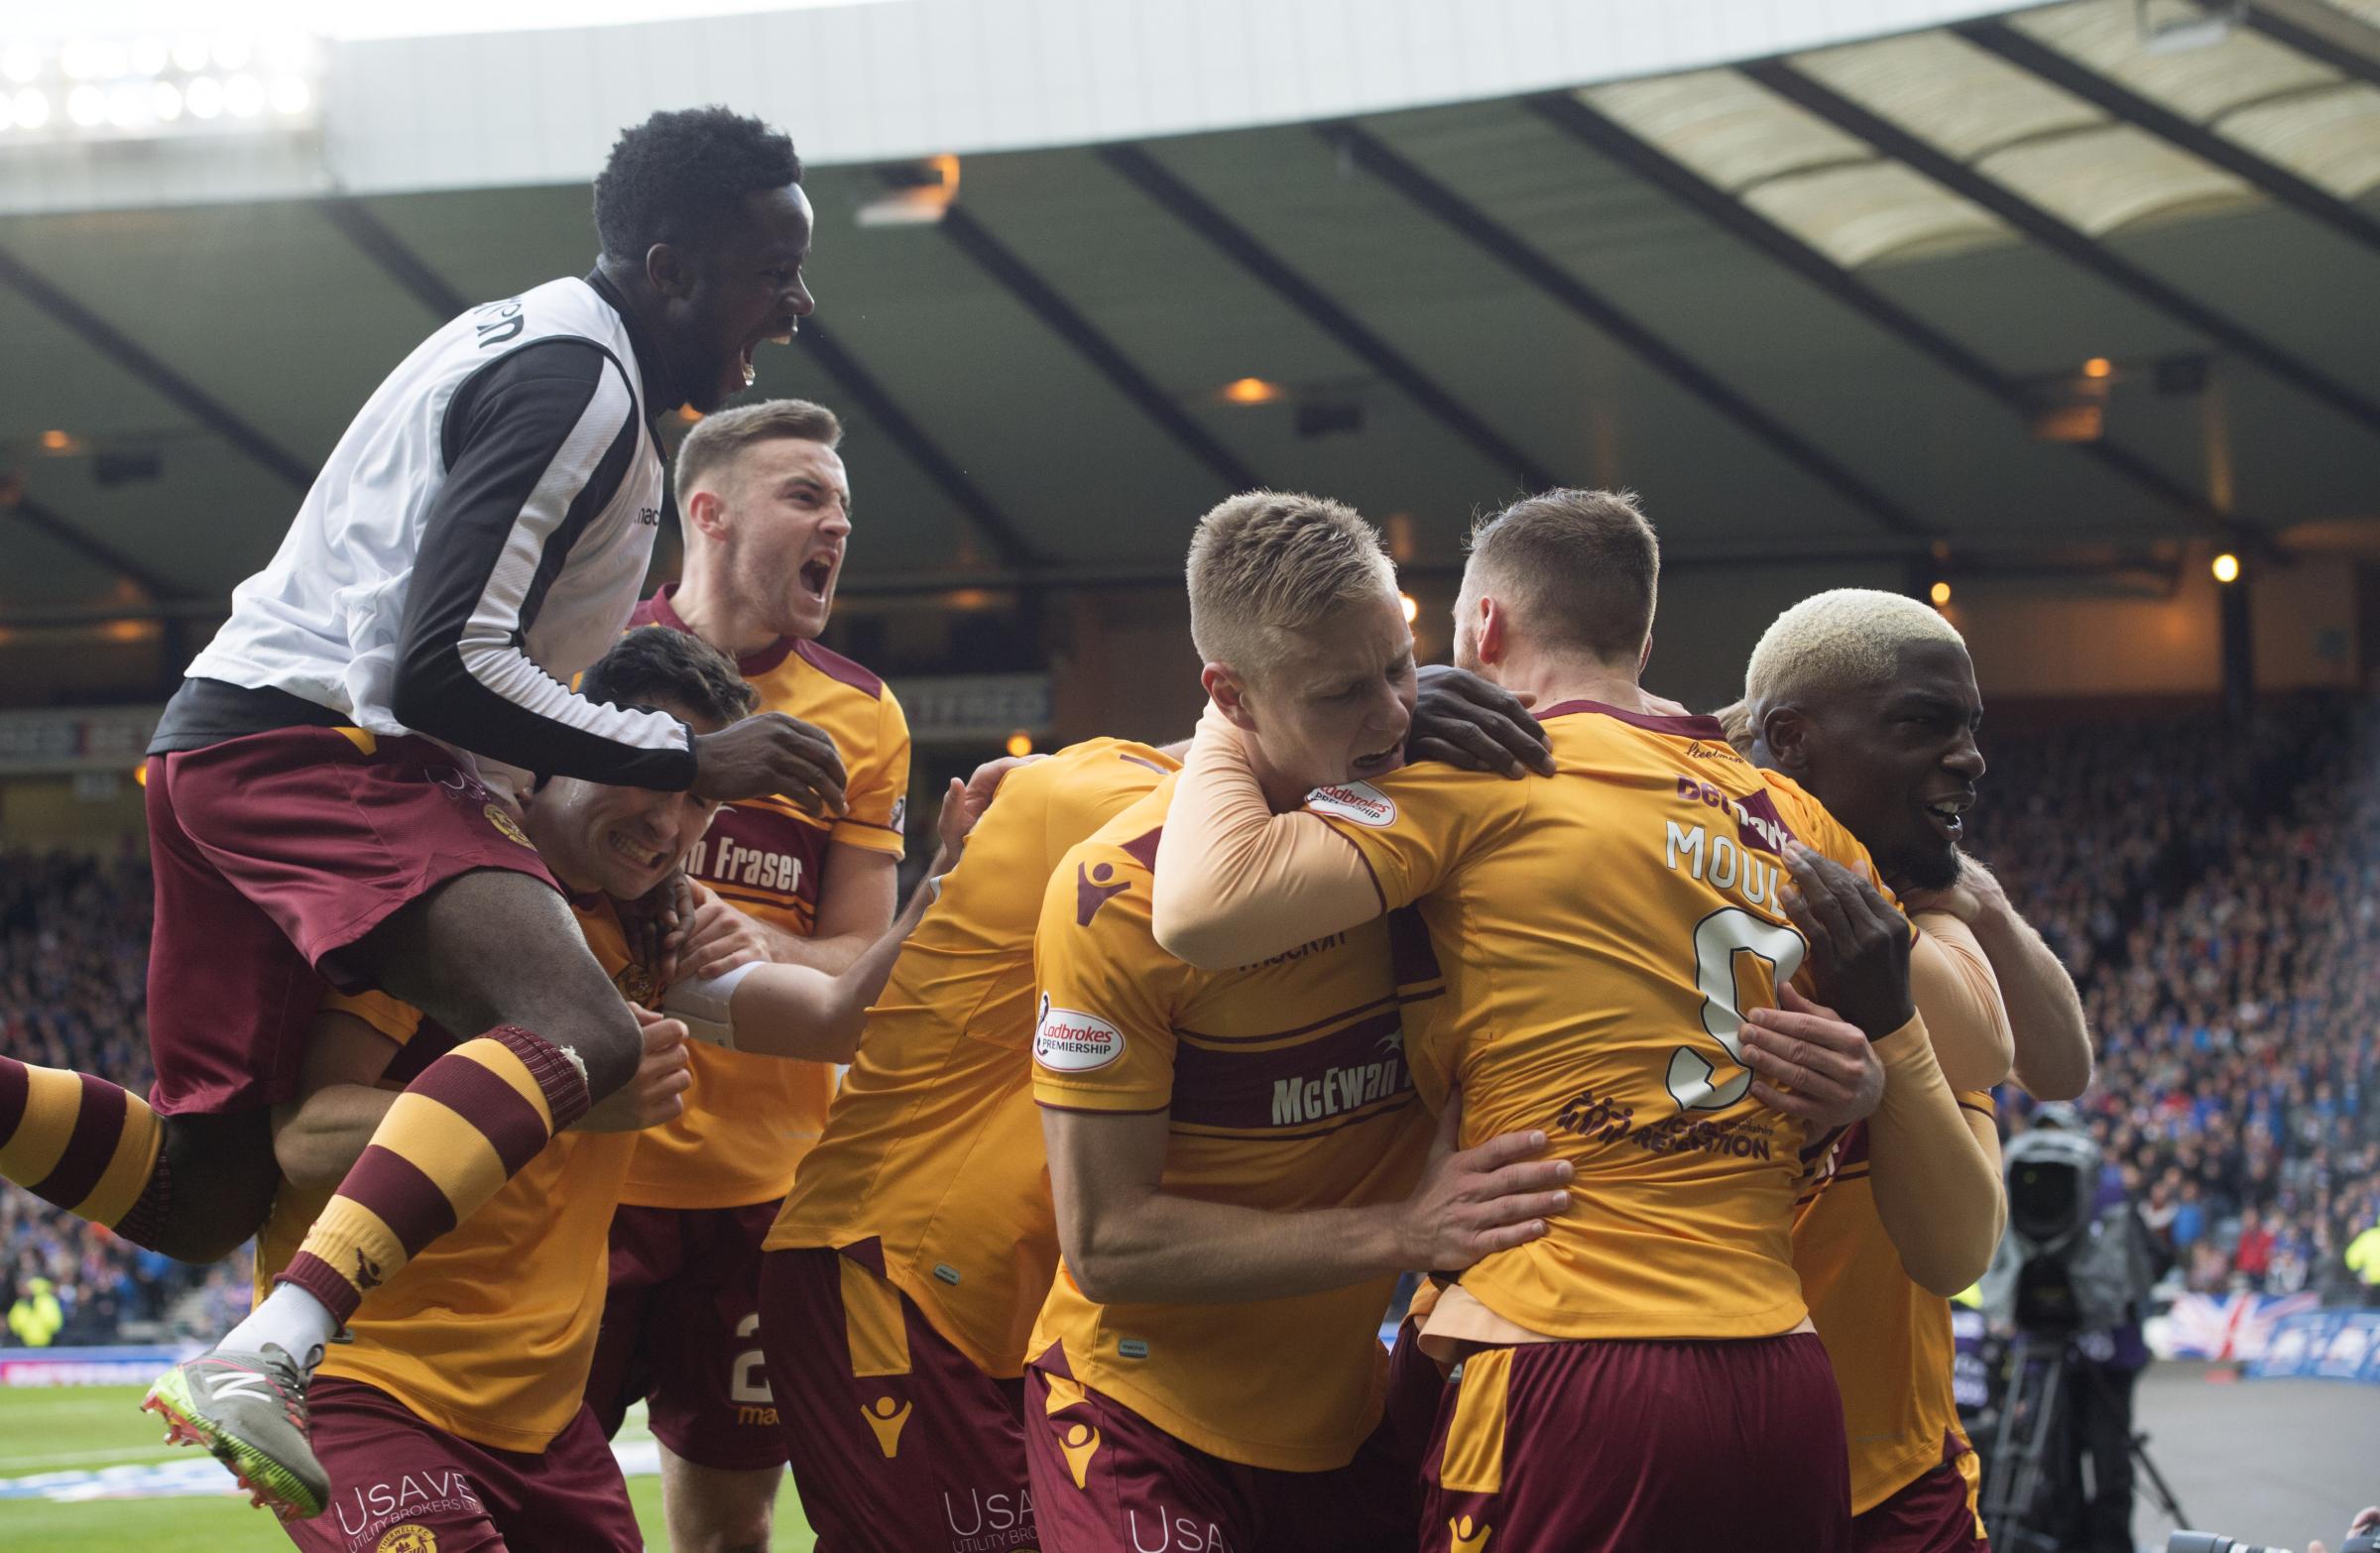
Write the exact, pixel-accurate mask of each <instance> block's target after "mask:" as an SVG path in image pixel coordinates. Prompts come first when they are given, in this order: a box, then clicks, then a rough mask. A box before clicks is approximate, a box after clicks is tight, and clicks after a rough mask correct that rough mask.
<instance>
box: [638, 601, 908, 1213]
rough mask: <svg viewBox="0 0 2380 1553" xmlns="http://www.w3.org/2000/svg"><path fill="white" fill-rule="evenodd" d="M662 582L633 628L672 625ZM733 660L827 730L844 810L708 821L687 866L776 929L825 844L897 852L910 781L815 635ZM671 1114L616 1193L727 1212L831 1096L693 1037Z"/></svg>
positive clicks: (803, 909)
mask: <svg viewBox="0 0 2380 1553" xmlns="http://www.w3.org/2000/svg"><path fill="white" fill-rule="evenodd" d="M673 586H674V585H672V588H663V589H662V590H661V591H660V592H658V593H656V594H654V596H653V597H652V598H650V599H648V600H646V601H645V603H644V604H642V605H641V606H639V607H638V610H637V613H636V615H635V617H634V619H632V621H631V622H630V624H631V625H632V626H646V625H661V626H668V627H670V628H672V629H674V630H678V631H684V630H686V629H687V627H686V623H685V622H684V621H683V620H681V619H680V618H679V617H678V614H677V611H676V610H675V609H673V608H671V607H670V604H669V595H670V593H671V591H672V590H673ZM736 666H737V667H738V668H739V669H740V670H742V671H743V674H744V677H745V679H746V680H747V681H749V682H750V683H751V684H752V685H753V686H754V688H756V689H758V690H759V691H760V692H761V710H763V711H765V712H783V713H784V714H786V715H787V716H789V717H797V718H799V719H801V720H802V721H803V722H805V723H811V724H814V725H815V726H817V727H819V728H822V729H824V730H826V732H827V733H828V734H829V735H830V736H831V737H832V738H833V739H834V741H835V750H836V752H837V753H838V754H840V755H841V756H842V757H843V770H844V774H845V776H846V777H847V778H848V780H847V784H846V786H845V789H844V791H845V796H846V797H847V799H848V800H849V804H850V808H849V812H847V813H845V814H844V815H843V816H842V817H841V818H840V819H837V818H835V817H834V816H832V815H821V816H816V817H813V816H811V815H809V814H805V813H804V812H802V811H801V810H800V809H798V808H796V807H795V806H794V805H793V804H791V803H789V802H787V801H786V800H785V799H783V798H775V797H770V798H755V799H753V800H751V801H749V802H745V803H731V804H729V805H727V806H726V807H725V808H722V809H721V810H720V811H719V814H718V817H717V818H715V819H713V820H712V821H711V828H710V830H709V832H708V833H706V834H705V835H704V836H703V838H702V840H701V841H699V842H697V843H696V844H695V847H694V852H693V855H692V856H691V857H689V858H688V859H687V860H686V873H687V874H688V876H689V877H691V878H694V879H698V880H700V881H701V882H702V883H703V884H705V885H707V886H709V887H710V888H711V889H713V890H715V891H717V892H718V893H719V895H720V896H721V897H722V898H724V899H726V900H727V901H729V902H730V903H731V904H734V905H737V906H740V907H742V908H743V909H744V910H746V911H749V912H751V913H752V914H753V915H755V916H757V917H759V918H761V920H763V921H765V922H767V923H769V924H771V925H772V926H774V927H779V928H782V929H784V930H785V931H786V932H789V933H798V934H800V935H802V936H803V937H808V936H809V935H810V933H811V931H812V929H813V928H814V926H815V925H816V921H817V909H818V890H819V882H820V879H821V876H822V875H823V874H824V873H825V871H826V868H827V866H828V864H827V847H828V844H829V843H830V842H840V843H842V844H843V845H846V846H852V847H860V848H863V849H865V850H867V851H870V852H883V853H887V854H890V855H891V856H892V857H894V858H898V857H899V856H900V854H901V824H902V820H903V818H904V817H905V816H904V810H905V808H906V805H907V798H908V790H909V725H908V720H907V719H906V718H904V717H903V716H902V715H901V711H900V703H899V702H898V701H896V700H894V699H893V698H892V691H891V690H890V689H888V688H887V687H886V685H885V682H884V681H883V680H881V679H879V678H877V676H876V675H874V674H872V673H870V672H869V671H868V670H867V669H865V668H862V667H861V666H860V665H859V664H857V663H855V662H853V661H852V660H851V659H849V658H847V657H840V656H838V655H837V654H834V653H830V652H828V651H827V650H826V649H825V648H822V647H820V646H818V644H816V643H815V642H803V641H799V640H796V639H795V638H792V637H786V638H783V639H781V640H779V641H778V642H777V643H775V644H774V645H773V646H772V647H768V648H765V649H763V650H762V651H760V652H758V653H754V654H749V655H747V656H746V657H743V658H741V659H739V660H738V661H737V664H736ZM690 1053H691V1055H692V1057H693V1067H694V1082H693V1085H692V1087H691V1088H689V1089H688V1090H687V1091H686V1109H685V1113H684V1115H682V1116H680V1117H679V1118H678V1119H677V1120H676V1121H675V1122H672V1123H670V1124H669V1125H668V1126H666V1127H659V1128H654V1129H653V1130H652V1131H650V1132H646V1133H641V1134H639V1135H638V1144H637V1157H636V1161H635V1163H634V1164H633V1165H632V1166H631V1168H630V1172H629V1181H628V1195H627V1197H626V1199H625V1200H626V1201H628V1202H631V1203H634V1204H637V1205H639V1206H641V1207H647V1208H740V1207H743V1206H745V1205H746V1204H749V1203H765V1202H771V1201H773V1200H774V1199H776V1198H779V1197H782V1196H784V1194H785V1192H786V1190H787V1189H788V1188H789V1187H791V1186H792V1184H793V1169H794V1166H795V1165H797V1164H798V1163H800V1161H801V1156H802V1155H803V1154H804V1153H807V1152H808V1151H809V1148H810V1146H811V1145H812V1144H813V1143H815V1142H816V1141H817V1140H818V1134H819V1130H820V1129H821V1128H823V1127H824V1126H825V1125H826V1111H827V1107H828V1106H829V1105H830V1104H831V1103H832V1102H833V1100H834V1096H835V1069H834V1065H833V1064H831V1063H825V1062H801V1061H796V1060H794V1059H791V1058H786V1057H768V1056H758V1055H755V1054H753V1053H750V1052H737V1051H725V1050H722V1049H720V1048H719V1047H717V1046H710V1045H702V1044H697V1045H694V1046H693V1047H691V1048H690Z"/></svg>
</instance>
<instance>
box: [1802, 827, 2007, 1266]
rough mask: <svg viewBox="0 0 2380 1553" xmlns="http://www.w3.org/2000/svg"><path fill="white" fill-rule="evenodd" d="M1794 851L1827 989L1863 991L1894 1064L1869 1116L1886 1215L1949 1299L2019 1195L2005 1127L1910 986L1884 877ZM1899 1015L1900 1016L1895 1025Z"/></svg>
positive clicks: (1879, 1045) (1907, 1258) (1902, 1247)
mask: <svg viewBox="0 0 2380 1553" xmlns="http://www.w3.org/2000/svg"><path fill="white" fill-rule="evenodd" d="M1785 861H1786V866H1787V867H1788V868H1789V869H1791V870H1792V872H1793V878H1794V883H1793V887H1792V888H1791V889H1789V890H1787V891H1786V892H1785V893H1784V904H1785V909H1786V913H1787V915H1789V916H1791V917H1792V918H1793V923H1794V926H1795V927H1796V928H1798V929H1800V931H1801V933H1802V936H1803V937H1805V938H1806V939H1808V940H1809V941H1810V955H1809V962H1808V963H1809V964H1810V965H1811V966H1812V968H1813V970H1814V972H1815V974H1816V979H1817V983H1818V988H1819V991H1820V994H1821V996H1823V997H1826V998H1828V999H1830V1000H1833V999H1836V998H1844V999H1845V1001H1849V999H1851V998H1856V999H1858V1000H1859V1009H1860V1012H1859V1013H1858V1014H1856V1015H1851V1018H1852V1022H1853V1023H1855V1024H1857V1025H1859V1026H1860V1027H1861V1028H1862V1029H1864V1030H1866V1031H1867V1032H1868V1034H1869V1036H1870V1038H1871V1039H1873V1040H1874V1041H1875V1046H1876V1055H1877V1057H1878V1058H1880V1059H1881V1060H1882V1061H1883V1064H1884V1097H1883V1100H1882V1102H1881V1103H1880V1104H1879V1105H1878V1106H1877V1107H1876V1110H1875V1114H1874V1115H1873V1116H1871V1117H1869V1118H1868V1120H1867V1128H1868V1157H1869V1159H1870V1162H1871V1164H1872V1166H1873V1168H1872V1173H1871V1182H1872V1185H1873V1188H1874V1191H1875V1200H1876V1217H1877V1218H1878V1219H1880V1220H1881V1221H1883V1225H1884V1233H1885V1234H1886V1235H1888V1236H1890V1237H1891V1238H1892V1244H1893V1248H1894V1249H1895V1250H1896V1251H1898V1252H1899V1253H1900V1256H1901V1266H1902V1268H1903V1269H1904V1270H1906V1271H1907V1272H1908V1274H1909V1276H1910V1277H1911V1278H1912V1279H1914V1280H1915V1281H1916V1282H1917V1283H1919V1284H1920V1285H1921V1286H1923V1287H1924V1288H1926V1289H1928V1290H1930V1291H1931V1292H1933V1293H1936V1294H1940V1295H1943V1296H1944V1297H1946V1298H1947V1297H1948V1296H1950V1295H1952V1294H1956V1293H1958V1292H1959V1291H1960V1290H1961V1289H1963V1288H1965V1287H1966V1286H1967V1285H1969V1284H1970V1283H1972V1282H1974V1281H1975V1279H1976V1278H1978V1277H1980V1276H1982V1273H1983V1269H1984V1268H1985V1267H1986V1266H1988V1265H1989V1264H1990V1262H1991V1254H1992V1251H1993V1249H1994V1248H1996V1247H1997V1246H1998V1245H1999V1240H2000V1230H2001V1228H2002V1226H2003V1225H2004V1223H2005V1222H2006V1219H2007V1199H2006V1195H2005V1192H2004V1190H2003V1188H2002V1186H2001V1184H2000V1166H1999V1148H1998V1135H1997V1133H1996V1132H1989V1129H1990V1123H1989V1120H1988V1119H1987V1118H1986V1119H1982V1122H1981V1125H1980V1127H1978V1126H1976V1125H1975V1123H1974V1121H1973V1119H1971V1118H1970V1116H1969V1114H1968V1113H1967V1112H1966V1111H1965V1110H1964V1109H1963V1107H1961V1106H1960V1104H1959V1099H1958V1097H1957V1096H1956V1095H1954V1094H1953V1093H1952V1092H1951V1086H1950V1084H1949V1082H1948V1081H1946V1080H1945V1079H1944V1077H1943V1074H1942V1066H1941V1064H1940V1063H1939V1062H1937V1061H1936V1060H1935V1056H1934V1045H1933V1040H1932V1038H1931V1037H1930V1036H1929V1035H1928V1033H1927V1030H1926V1021H1925V1018H1924V1017H1923V1015H1921V1014H1920V1012H1919V1011H1918V1010H1917V1008H1916V1006H1915V1002H1914V1000H1913V998H1912V996H1911V993H1910V990H1909V986H1910V984H1909V973H1908V945H1909V927H1908V923H1907V922H1906V921H1905V920H1904V919H1903V918H1902V916H1901V915H1900V913H1899V912H1897V911H1895V910H1893V909H1892V907H1891V905H1890V903H1889V902H1887V901H1886V900H1885V899H1884V897H1883V896H1882V895H1881V894H1879V893H1878V892H1877V890H1876V889H1875V887H1874V886H1873V885H1870V884H1869V883H1868V882H1867V881H1866V880H1864V879H1861V878H1860V877H1859V876H1857V875H1855V874H1853V873H1852V872H1851V871H1850V870H1848V869H1846V868H1844V867H1843V866H1842V865H1841V864H1839V863H1836V862H1834V861H1833V860H1832V859H1829V858H1825V857H1822V856H1820V855H1819V854H1817V853H1815V852H1812V851H1810V850H1809V849H1808V848H1806V847H1804V846H1802V845H1801V844H1800V843H1798V842H1796V843H1793V844H1791V845H1789V846H1788V847H1787V848H1786V856H1785ZM1893 945H1897V946H1898V948H1899V959H1898V969H1897V972H1896V971H1895V970H1894V969H1893V965H1892V962H1893V956H1892V954H1891V952H1890V949H1891V946H1893ZM1844 1013H1845V1014H1846V1015H1850V1014H1851V1011H1850V1010H1847V1009H1846V1010H1844ZM1896 1015H1897V1016H1898V1017H1899V1020H1900V1022H1899V1023H1897V1024H1890V1023H1889V1021H1890V1020H1892V1019H1893V1018H1894V1017H1895V1016H1896ZM1885 1026H1889V1027H1885ZM1879 1030H1881V1032H1880V1033H1879ZM1986 1136H1988V1139H1989V1140H1988V1141H1986Z"/></svg>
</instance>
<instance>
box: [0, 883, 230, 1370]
mask: <svg viewBox="0 0 2380 1553" xmlns="http://www.w3.org/2000/svg"><path fill="white" fill-rule="evenodd" d="M149 910H150V905H149V871H148V869H147V867H146V866H145V865H144V864H143V863H142V862H140V861H139V860H138V859H135V858H125V859H121V860H118V861H114V862H102V861H96V860H93V859H91V858H88V857H83V856H78V855H74V854H68V853H48V854H33V855H27V854H23V853H17V854H12V855H10V856H8V857H6V858H5V859H0V1053H5V1054H6V1055H8V1056H12V1057H16V1058H18V1059H20V1060H22V1061H26V1062H37V1063H41V1064H44V1065H46V1066H50V1067H68V1068H80V1069H84V1070H86V1071H89V1072H93V1073H98V1074H102V1075H104V1076H106V1077H108V1078H111V1079H114V1080H116V1081H117V1082H119V1083H123V1084H126V1085H128V1086H130V1087H132V1088H134V1089H135V1090H145V1089H146V1088H147V1086H148V1083H149V1046H148V1037H147V1034H146V1033H145V1029H144V1024H143V1011H144V1009H145V1008H146V1004H147V999H146V986H145V984H146V980H147V970H148V959H149ZM193 1294H196V1295H198V1296H199V1298H198V1299H196V1300H192V1299H191V1297H190V1296H192V1295H193ZM246 1301H247V1283H246V1273H245V1269H244V1267H243V1266H242V1265H238V1264H233V1263H226V1264H225V1265H222V1266H220V1267H213V1268H206V1269H199V1268H194V1267H188V1266H184V1265H183V1264H181V1263H180V1262H178V1261H175V1260H174V1259H172V1258H171V1257H168V1256H161V1255H159V1254H157V1253H155V1252H146V1251H143V1250H141V1249H140V1248H139V1247H136V1246H133V1245H131V1244H130V1243H128V1242H126V1241H122V1240H119V1239H118V1238H116V1237H115V1236H113V1235H111V1234H109V1233H108V1232H107V1231H105V1230H103V1229H100V1228H99V1227H97V1226H95V1225H91V1224H87V1223H85V1222H83V1221H82V1220H80V1219H77V1218H75V1217H73V1216H72V1215H71V1214H66V1213H61V1212H60V1211H58V1210H57V1209H54V1208H52V1207H51V1206H50V1205H49V1204H47V1203H45V1202H43V1201H42V1200H41V1199H39V1198H37V1197H35V1196H33V1195H32V1194H31V1193H29V1192H24V1191H20V1190H19V1189H18V1188H16V1187H14V1186H10V1185H6V1184H4V1183H0V1311H5V1312H7V1313H9V1314H10V1315H11V1316H12V1317H15V1318H16V1319H13V1320H11V1321H10V1322H9V1326H8V1332H7V1336H6V1338H5V1339H0V1341H5V1342H8V1343H11V1344H18V1345H27V1344H31V1345H35V1346H43V1347H47V1346H50V1345H52V1344H60V1345H64V1344H77V1343H112V1342H116V1341H119V1340H120V1339H121V1338H122V1337H123V1336H124V1335H126V1333H127V1332H128V1331H129V1332H131V1333H141V1332H150V1333H154V1334H156V1335H158V1336H161V1337H162V1336H170V1335H172V1334H173V1333H174V1331H175V1329H176V1328H177V1327H178V1326H179V1327H186V1328H189V1329H192V1330H203V1328H201V1327H200V1326H199V1322H200V1318H201V1317H202V1316H208V1315H210V1313H211V1314H212V1315H219V1314H220V1313H221V1310H222V1309H223V1308H225V1307H227V1306H229V1307H237V1308H245V1305H246Z"/></svg>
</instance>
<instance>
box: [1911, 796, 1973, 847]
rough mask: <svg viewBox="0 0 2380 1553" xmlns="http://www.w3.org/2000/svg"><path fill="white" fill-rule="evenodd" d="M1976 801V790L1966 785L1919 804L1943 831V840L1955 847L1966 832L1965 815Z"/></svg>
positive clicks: (1938, 828)
mask: <svg viewBox="0 0 2380 1553" xmlns="http://www.w3.org/2000/svg"><path fill="white" fill-rule="evenodd" d="M1974 802H1975V790H1974V789H1973V788H1972V787H1966V788H1963V789H1961V790H1960V791H1957V792H1950V793H1944V794H1942V795H1941V796H1938V797H1932V798H1928V799H1926V800H1925V801H1924V802H1923V803H1922V804H1920V805H1919V806H1920V807H1921V808H1923V809H1924V810H1925V811H1926V819H1927V820H1928V822H1930V823H1931V824H1932V825H1933V827H1934V828H1935V830H1936V831H1938V832H1940V833H1941V835H1942V838H1943V840H1945V841H1947V842H1949V843H1950V844H1951V845H1952V846H1954V847H1955V846H1957V845H1959V838H1960V837H1961V836H1962V835H1963V834H1964V833H1965V830H1966V821H1965V819H1964V818H1963V816H1964V815H1965V813H1966V811H1967V810H1968V809H1969V808H1972V807H1973V806H1974Z"/></svg>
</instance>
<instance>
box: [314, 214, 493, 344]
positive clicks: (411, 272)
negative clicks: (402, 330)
mask: <svg viewBox="0 0 2380 1553" xmlns="http://www.w3.org/2000/svg"><path fill="white" fill-rule="evenodd" d="M314 208H315V209H317V210H319V211H321V212H322V218H323V219H324V220H326V221H328V222H329V223H330V224H331V225H332V226H335V227H337V228H338V229H339V235H340V236H342V237H344V238H346V239H347V241H349V242H350V243H353V244H354V245H355V246H356V249H357V251H358V252H360V253H362V254H363V256H364V257H365V258H367V259H369V260H371V261H372V262H373V263H374V264H376V265H378V266H379V267H380V269H381V273H382V274H384V275H386V276H387V277H388V278H389V279H390V280H392V281H395V282H396V283H397V284H398V285H399V286H401V287H403V288H405V290H406V291H407V293H409V294H410V295H411V296H412V297H413V299H415V300H416V301H417V302H419V303H420V304H421V305H422V306H424V307H426V308H428V309H429V310H430V312H431V313H432V314H434V315H435V316H436V317H437V319H438V321H439V322H441V323H443V322H445V321H446V320H447V319H449V318H459V317H461V316H462V315H463V313H464V312H465V311H467V310H468V309H469V308H470V306H471V303H470V301H469V299H466V298H465V297H464V296H463V294H462V293H460V292H458V291H456V290H455V289H454V288H453V287H452V286H449V285H448V284H447V283H446V278H445V277H444V276H442V275H440V274H438V272H437V271H436V270H434V269H432V268H431V267H430V264H429V261H428V260H426V259H423V258H422V257H421V256H420V255H419V254H417V253H415V252H414V251H413V249H411V248H409V247H408V246H406V242H405V239H404V238H401V237H399V236H398V235H397V234H396V233H395V232H392V231H390V230H389V229H388V227H387V226H386V225H384V224H383V223H382V222H381V219H380V217H378V216H376V215H374V214H373V213H372V209H371V207H370V206H369V205H367V204H365V203H364V202H363V201H362V200H360V199H358V198H356V197H355V196H354V195H353V194H330V195H326V196H325V197H323V198H321V199H318V200H316V201H315V202H314Z"/></svg>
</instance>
